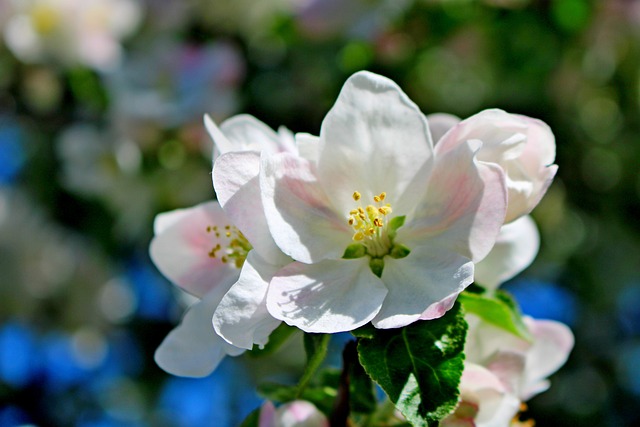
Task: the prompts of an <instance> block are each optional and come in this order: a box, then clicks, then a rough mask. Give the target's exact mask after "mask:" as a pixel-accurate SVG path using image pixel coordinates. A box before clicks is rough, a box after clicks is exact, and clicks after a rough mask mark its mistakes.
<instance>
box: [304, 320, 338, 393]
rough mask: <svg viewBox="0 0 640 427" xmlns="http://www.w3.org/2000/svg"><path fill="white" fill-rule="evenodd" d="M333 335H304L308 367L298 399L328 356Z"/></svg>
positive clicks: (306, 333) (305, 370)
mask: <svg viewBox="0 0 640 427" xmlns="http://www.w3.org/2000/svg"><path fill="white" fill-rule="evenodd" d="M330 340H331V335H329V334H311V333H308V332H305V334H304V350H305V352H306V353H307V366H306V367H305V368H304V373H303V374H302V378H300V382H299V383H298V392H297V397H300V396H301V394H302V392H303V391H304V389H305V387H306V386H307V384H308V383H309V381H311V378H313V375H314V374H315V373H316V371H317V370H318V368H319V367H320V365H321V364H322V361H323V360H324V358H325V357H326V356H327V349H328V348H329V341H330Z"/></svg>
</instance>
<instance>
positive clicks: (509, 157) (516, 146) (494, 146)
mask: <svg viewBox="0 0 640 427" xmlns="http://www.w3.org/2000/svg"><path fill="white" fill-rule="evenodd" d="M472 139H478V140H480V141H482V143H483V147H482V149H481V150H480V152H479V153H478V159H479V160H482V161H484V162H491V163H497V164H499V165H500V166H501V167H502V168H503V169H504V170H505V172H506V174H507V182H508V189H509V206H508V209H507V214H506V218H505V222H511V221H513V220H515V219H516V218H518V217H520V216H522V215H526V214H528V213H529V212H531V210H532V209H533V208H534V207H535V206H536V205H537V204H538V202H539V201H540V199H541V198H542V196H543V195H544V193H545V192H546V190H547V188H548V187H549V185H550V184H551V181H552V180H553V177H554V176H555V173H556V170H557V166H555V165H552V163H553V161H554V159H555V138H554V136H553V133H552V132H551V130H550V129H549V126H547V125H546V124H545V123H544V122H542V121H540V120H536V119H531V118H529V117H526V116H521V115H517V114H509V113H506V112H504V111H502V110H497V109H492V110H485V111H482V112H480V113H478V114H476V115H474V116H472V117H470V118H468V119H466V120H463V121H462V122H460V123H459V124H458V125H457V126H455V127H453V128H452V129H451V130H450V131H449V132H447V134H445V135H444V136H443V138H442V140H441V141H440V142H439V143H438V148H439V149H440V150H442V151H441V152H445V151H448V150H450V149H453V148H454V147H455V146H457V145H459V144H461V143H464V142H465V141H468V140H472Z"/></svg>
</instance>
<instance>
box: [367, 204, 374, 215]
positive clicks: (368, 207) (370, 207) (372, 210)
mask: <svg viewBox="0 0 640 427" xmlns="http://www.w3.org/2000/svg"><path fill="white" fill-rule="evenodd" d="M375 211H376V207H375V206H373V205H367V213H368V214H369V215H371V214H372V213H373V212H375Z"/></svg>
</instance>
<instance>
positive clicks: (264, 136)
mask: <svg viewBox="0 0 640 427" xmlns="http://www.w3.org/2000/svg"><path fill="white" fill-rule="evenodd" d="M220 130H221V131H222V133H224V135H225V136H226V137H227V138H228V139H229V141H231V143H232V144H233V151H258V152H261V151H266V152H267V153H272V154H275V153H279V152H282V151H288V152H291V153H293V152H295V145H294V143H293V139H292V138H291V135H290V133H287V131H286V130H280V132H279V133H276V132H275V131H274V130H272V129H271V128H270V127H269V126H267V125H265V124H264V123H262V122H261V121H260V120H258V119H256V118H255V117H253V116H251V115H249V114H239V115H237V116H233V117H231V118H230V119H227V120H225V121H224V122H223V123H222V124H221V125H220Z"/></svg>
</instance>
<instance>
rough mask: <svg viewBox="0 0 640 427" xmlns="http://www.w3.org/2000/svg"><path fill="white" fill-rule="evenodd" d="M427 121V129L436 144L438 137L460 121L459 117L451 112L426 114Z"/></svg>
mask: <svg viewBox="0 0 640 427" xmlns="http://www.w3.org/2000/svg"><path fill="white" fill-rule="evenodd" d="M427 121H428V122H429V130H430V131H431V139H432V140H433V143H434V144H437V143H438V141H439V140H440V138H442V137H443V136H444V134H446V133H447V132H448V131H449V129H451V128H452V127H454V126H455V125H457V124H458V123H460V118H459V117H457V116H454V115H452V114H446V113H435V114H429V115H428V116H427Z"/></svg>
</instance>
